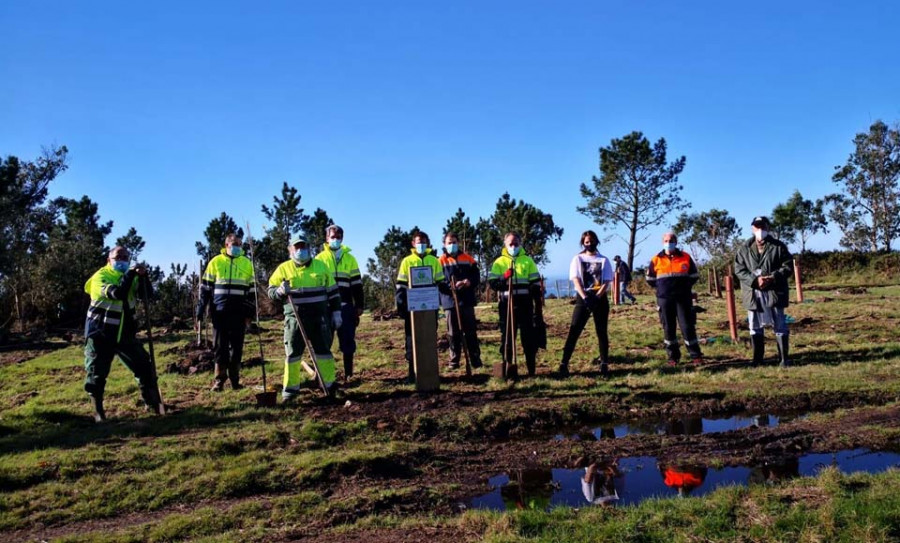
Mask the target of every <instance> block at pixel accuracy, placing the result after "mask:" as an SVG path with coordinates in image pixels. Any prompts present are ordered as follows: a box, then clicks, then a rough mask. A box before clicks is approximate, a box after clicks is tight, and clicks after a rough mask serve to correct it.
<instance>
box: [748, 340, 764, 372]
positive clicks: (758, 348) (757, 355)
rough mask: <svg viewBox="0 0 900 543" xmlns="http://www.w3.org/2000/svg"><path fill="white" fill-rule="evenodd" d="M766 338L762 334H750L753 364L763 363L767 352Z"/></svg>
mask: <svg viewBox="0 0 900 543" xmlns="http://www.w3.org/2000/svg"><path fill="white" fill-rule="evenodd" d="M765 341H766V340H765V338H764V337H763V335H762V334H750V343H751V344H752V345H753V365H754V366H759V365H760V364H762V363H763V356H764V355H765V352H766V343H765Z"/></svg>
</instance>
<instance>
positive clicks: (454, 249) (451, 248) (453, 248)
mask: <svg viewBox="0 0 900 543" xmlns="http://www.w3.org/2000/svg"><path fill="white" fill-rule="evenodd" d="M447 252H448V253H450V254H451V255H455V254H456V253H458V252H459V243H451V244H450V245H448V246H447Z"/></svg>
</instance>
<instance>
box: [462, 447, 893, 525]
mask: <svg viewBox="0 0 900 543" xmlns="http://www.w3.org/2000/svg"><path fill="white" fill-rule="evenodd" d="M827 466H836V467H837V468H838V469H840V470H841V471H842V472H845V473H852V472H857V471H864V472H868V473H878V472H882V471H885V470H887V469H889V468H891V467H900V454H896V453H884V452H873V451H869V450H867V449H853V450H846V451H840V452H837V453H832V454H808V455H805V456H801V457H799V458H798V457H794V458H785V459H783V460H780V461H778V462H773V463H766V464H763V465H757V466H738V467H727V468H721V469H716V468H707V467H698V466H688V465H680V464H678V463H677V462H676V463H662V462H659V461H657V459H656V458H655V457H652V456H640V457H628V458H622V459H619V460H618V461H616V462H615V463H613V464H592V465H591V466H589V467H587V468H580V469H562V468H559V469H523V470H516V471H512V472H509V473H502V474H499V475H497V476H495V477H491V478H490V479H488V484H489V485H490V486H491V487H492V490H491V492H488V493H487V494H484V495H481V496H477V497H475V498H472V499H471V500H470V501H469V504H468V505H469V506H470V507H473V508H476V509H492V510H497V511H504V510H508V509H542V510H545V509H550V508H553V507H559V506H568V507H584V506H586V505H600V504H610V505H630V504H636V503H639V502H641V501H643V500H646V499H649V498H653V497H663V498H665V497H671V496H679V495H681V496H688V495H690V496H703V495H704V494H707V493H709V492H711V491H713V490H715V489H716V488H718V487H720V486H726V485H742V486H744V485H748V484H766V483H771V482H775V481H781V480H784V479H790V478H793V477H800V476H813V475H816V474H817V473H818V472H819V471H821V470H822V469H823V468H824V467H827Z"/></svg>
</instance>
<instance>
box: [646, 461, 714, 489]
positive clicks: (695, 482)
mask: <svg viewBox="0 0 900 543" xmlns="http://www.w3.org/2000/svg"><path fill="white" fill-rule="evenodd" d="M658 467H659V472H660V474H661V475H662V477H663V483H664V484H665V485H666V486H667V487H669V488H674V489H675V491H676V492H678V495H679V496H681V497H684V496H686V495H688V494H690V493H691V491H693V490H695V489H697V488H700V487H701V486H702V485H703V481H705V480H706V474H707V472H708V470H707V469H706V468H705V467H697V466H685V465H679V464H663V463H660V464H659V466H658Z"/></svg>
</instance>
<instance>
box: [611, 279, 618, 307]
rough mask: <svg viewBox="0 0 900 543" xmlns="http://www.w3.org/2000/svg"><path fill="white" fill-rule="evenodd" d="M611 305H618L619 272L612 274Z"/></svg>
mask: <svg viewBox="0 0 900 543" xmlns="http://www.w3.org/2000/svg"><path fill="white" fill-rule="evenodd" d="M612 294H613V305H619V272H618V271H616V272H615V273H614V274H613V291H612Z"/></svg>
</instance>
